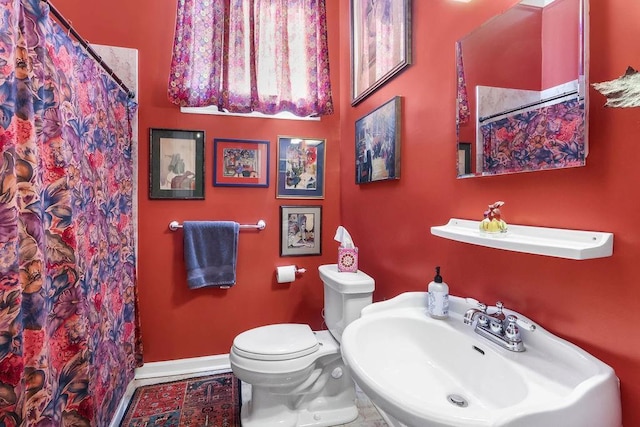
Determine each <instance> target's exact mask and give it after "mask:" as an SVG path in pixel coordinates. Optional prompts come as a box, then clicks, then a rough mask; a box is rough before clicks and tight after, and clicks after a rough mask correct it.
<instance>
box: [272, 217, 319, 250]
mask: <svg viewBox="0 0 640 427" xmlns="http://www.w3.org/2000/svg"><path fill="white" fill-rule="evenodd" d="M321 243H322V206H280V256H305V255H321V254H322V247H321Z"/></svg>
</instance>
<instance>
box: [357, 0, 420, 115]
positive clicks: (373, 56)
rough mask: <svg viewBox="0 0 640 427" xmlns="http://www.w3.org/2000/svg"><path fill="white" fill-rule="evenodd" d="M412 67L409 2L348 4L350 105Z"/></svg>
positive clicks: (368, 0) (360, 1)
mask: <svg viewBox="0 0 640 427" xmlns="http://www.w3.org/2000/svg"><path fill="white" fill-rule="evenodd" d="M410 64H411V0H384V1H382V0H351V105H356V104H358V103H359V102H361V101H362V100H363V99H365V98H366V97H367V96H369V95H371V94H372V93H373V92H374V91H376V90H377V89H378V88H379V87H381V86H382V85H384V84H385V83H386V82H388V81H389V80H390V79H392V78H393V77H394V76H395V75H396V74H398V73H399V72H400V71H402V70H404V69H405V68H406V67H408V66H409V65H410Z"/></svg>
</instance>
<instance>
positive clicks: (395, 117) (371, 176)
mask: <svg viewBox="0 0 640 427" xmlns="http://www.w3.org/2000/svg"><path fill="white" fill-rule="evenodd" d="M401 100H402V98H401V97H399V96H396V97H395V98H392V99H391V100H389V101H387V102H385V103H384V104H382V105H381V106H380V107H378V108H376V109H375V110H373V111H372V112H370V113H369V114H367V115H366V116H364V117H362V118H360V119H358V120H356V143H355V145H356V184H364V183H366V182H374V181H384V180H390V179H399V178H400V122H401V112H400V107H401Z"/></svg>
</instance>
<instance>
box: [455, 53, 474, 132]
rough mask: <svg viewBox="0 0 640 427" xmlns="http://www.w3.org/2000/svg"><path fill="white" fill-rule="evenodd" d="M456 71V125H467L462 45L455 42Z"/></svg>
mask: <svg viewBox="0 0 640 427" xmlns="http://www.w3.org/2000/svg"><path fill="white" fill-rule="evenodd" d="M456 71H457V77H458V82H457V96H456V108H457V110H458V117H457V123H458V125H463V124H466V123H469V118H470V117H471V111H470V110H469V96H468V94H467V80H466V78H465V76H464V63H463V61H462V43H460V42H459V41H458V42H456Z"/></svg>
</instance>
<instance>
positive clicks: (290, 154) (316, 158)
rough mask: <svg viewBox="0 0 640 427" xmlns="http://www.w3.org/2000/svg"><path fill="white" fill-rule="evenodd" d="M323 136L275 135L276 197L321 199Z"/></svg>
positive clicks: (322, 188) (323, 170)
mask: <svg viewBox="0 0 640 427" xmlns="http://www.w3.org/2000/svg"><path fill="white" fill-rule="evenodd" d="M325 146H326V140H325V139H321V138H300V137H292V136H278V173H277V186H276V198H278V199H324V176H325V157H326V156H325Z"/></svg>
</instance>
